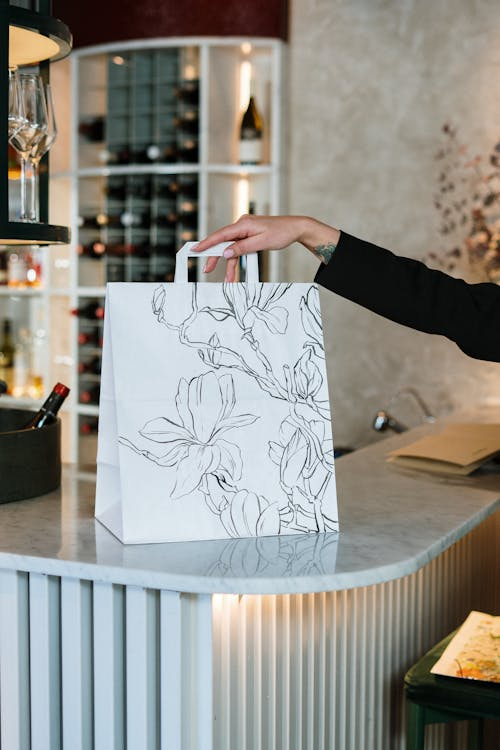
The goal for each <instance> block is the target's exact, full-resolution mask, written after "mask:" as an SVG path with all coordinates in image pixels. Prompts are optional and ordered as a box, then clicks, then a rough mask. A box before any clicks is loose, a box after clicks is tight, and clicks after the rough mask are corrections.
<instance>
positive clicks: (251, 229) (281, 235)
mask: <svg viewBox="0 0 500 750" xmlns="http://www.w3.org/2000/svg"><path fill="white" fill-rule="evenodd" d="M339 236H340V232H339V230H338V229H334V228H333V227H330V226H328V225H327V224H323V223H322V222H320V221H317V220H316V219H312V218H310V217H308V216H254V215H244V216H241V217H240V218H239V219H238V221H235V222H234V224H229V225H228V226H226V227H222V229H218V230H217V231H215V232H212V233H211V234H209V235H208V237H206V238H205V239H204V240H202V241H201V242H200V243H199V244H198V245H197V246H196V247H195V248H193V249H194V250H195V251H197V252H201V251H203V250H207V249H208V248H210V247H213V246H214V245H217V244H219V242H231V243H232V244H231V245H229V246H228V247H227V248H226V249H225V250H224V257H225V258H226V261H227V262H226V278H225V280H226V281H234V279H235V275H236V268H237V265H238V258H239V256H240V255H247V254H248V253H256V252H259V251H261V250H281V249H283V248H285V247H288V245H291V244H292V243H293V242H300V243H301V244H302V245H304V247H306V248H307V250H309V251H310V252H312V253H313V254H314V255H316V257H317V258H318V259H319V260H322V261H323V262H325V263H327V262H328V260H329V259H330V257H331V253H332V252H333V249H334V248H335V245H336V244H337V242H338V240H339ZM328 248H331V251H329V250H328ZM217 261H218V258H213V257H212V258H210V257H208V258H207V262H206V264H205V268H204V271H205V273H210V272H211V271H213V270H214V268H215V267H216V265H217Z"/></svg>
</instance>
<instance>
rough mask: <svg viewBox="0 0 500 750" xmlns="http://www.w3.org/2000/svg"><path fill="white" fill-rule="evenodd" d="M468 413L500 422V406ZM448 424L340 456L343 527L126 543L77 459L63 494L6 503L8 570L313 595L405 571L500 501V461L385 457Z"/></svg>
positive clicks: (2, 552) (0, 509)
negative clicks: (425, 468) (435, 467)
mask: <svg viewBox="0 0 500 750" xmlns="http://www.w3.org/2000/svg"><path fill="white" fill-rule="evenodd" d="M460 416H461V417H462V418H463V415H460ZM466 416H467V419H468V420H469V421H500V410H498V409H496V410H492V409H488V410H486V409H484V410H483V411H481V410H476V411H475V412H473V413H471V414H467V415H466ZM455 421H460V420H455ZM463 421H465V420H463ZM439 428H440V425H439V424H436V425H426V426H421V427H418V428H416V429H414V430H411V431H408V432H405V433H403V434H402V435H398V436H394V437H390V438H387V439H385V440H382V441H379V442H377V443H375V444H374V445H371V446H369V447H367V448H363V449H361V450H358V451H356V452H355V453H352V454H350V455H346V456H343V457H342V458H341V459H338V460H337V462H336V474H337V493H338V503H339V516H340V529H341V530H340V533H339V534H336V533H325V534H311V535H294V536H281V537H260V538H251V539H231V540H216V541H206V542H198V541H197V542H173V543H168V544H148V545H123V544H121V543H120V542H119V541H118V540H117V539H116V538H115V537H114V536H113V535H112V534H111V533H110V532H108V531H107V529H106V528H104V527H103V526H102V525H101V524H100V523H99V522H98V521H96V520H95V519H94V516H93V513H94V489H95V483H94V479H95V478H94V476H93V475H91V474H84V473H79V472H78V471H77V470H76V469H75V468H72V467H66V468H65V470H64V472H63V481H62V485H61V488H60V490H58V491H57V492H54V493H51V494H49V495H45V496H43V497H39V498H34V499H31V500H23V501H21V502H14V503H8V504H5V505H0V568H3V569H17V570H23V571H36V572H43V573H47V574H53V575H58V576H69V577H77V578H83V579H89V580H99V581H111V582H114V583H119V584H129V585H137V586H145V587H151V588H165V589H170V590H175V591H185V592H193V593H233V594H276V593H305V592H315V591H332V590H340V589H348V588H356V587H358V586H366V585H370V584H375V583H382V582H384V581H388V580H392V579H395V578H400V577H402V576H405V575H408V574H410V573H413V572H415V571H416V570H418V569H419V568H421V567H422V566H423V565H425V564H426V563H427V562H429V561H430V560H431V559H432V558H434V557H435V556H437V555H439V554H440V553H441V552H443V551H444V550H445V549H447V548H448V547H449V546H450V545H452V544H453V543H454V542H456V541H457V540H458V539H460V538H461V537H463V536H464V535H465V534H467V533H468V532H469V531H470V530H472V529H473V528H474V527H476V526H477V525H479V524H480V523H481V521H483V520H485V519H486V518H487V517H488V516H490V515H491V514H493V513H494V512H495V511H496V510H498V509H499V508H500V466H498V467H497V468H496V469H495V470H491V469H490V470H487V469H483V470H480V472H478V473H476V474H475V475H474V476H471V477H465V478H456V479H455V478H453V479H451V478H443V477H438V476H432V475H426V474H424V473H416V472H411V471H409V470H403V469H398V468H395V467H394V465H391V464H388V463H386V461H385V455H386V453H387V452H388V451H389V450H392V449H393V448H395V447H397V446H400V445H405V444H407V443H410V442H412V441H413V440H415V439H416V438H417V437H420V436H422V435H423V434H426V433H429V432H432V431H437V430H438V429H439Z"/></svg>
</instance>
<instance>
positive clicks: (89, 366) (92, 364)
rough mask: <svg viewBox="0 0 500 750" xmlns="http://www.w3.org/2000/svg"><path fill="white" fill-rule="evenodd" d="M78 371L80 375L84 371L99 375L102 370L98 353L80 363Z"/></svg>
mask: <svg viewBox="0 0 500 750" xmlns="http://www.w3.org/2000/svg"><path fill="white" fill-rule="evenodd" d="M78 372H79V373H80V375H82V374H83V373H89V374H90V375H99V374H100V372H101V358H100V357H99V356H98V355H96V356H95V357H91V359H89V360H87V361H86V362H79V363H78Z"/></svg>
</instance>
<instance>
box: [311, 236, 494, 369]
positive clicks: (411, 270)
mask: <svg viewBox="0 0 500 750" xmlns="http://www.w3.org/2000/svg"><path fill="white" fill-rule="evenodd" d="M315 280H316V281H317V282H318V283H319V284H321V285H322V286H325V287H327V288H328V289H330V290H331V291H333V292H335V293H337V294H340V295H341V296H343V297H346V298H347V299H350V300H352V301H353V302H356V303H357V304H359V305H362V306H363V307H366V308H368V309H369V310H372V311H373V312H375V313H378V314H379V315H382V316H384V317H385V318H389V319H390V320H393V321H395V322H397V323H401V324H402V325H406V326H409V327H410V328H415V329H417V330H419V331H425V332H427V333H436V334H441V335H443V336H446V337H448V338H450V339H451V340H453V341H455V342H456V343H457V344H458V346H459V347H460V348H461V349H462V350H463V351H464V352H465V353H466V354H468V355H469V356H472V357H476V358H478V359H486V360H491V361H500V333H499V331H500V288H499V287H497V286H496V285H495V284H467V283H466V282H465V281H463V280H461V279H455V278H453V277H451V276H448V275H447V274H444V273H441V272H440V271H435V270H431V269H429V268H427V266H425V265H424V264H423V263H421V262H419V261H416V260H412V259H410V258H403V257H400V256H397V255H394V254H393V253H391V252H389V251H388V250H385V249H383V248H381V247H377V246H376V245H372V244H371V243H369V242H364V241H363V240H359V239H356V238H355V237H351V236H350V235H348V234H346V233H344V232H342V233H341V235H340V238H339V241H338V243H337V248H336V250H335V252H334V253H333V256H332V259H331V261H330V263H328V265H321V266H320V268H319V270H318V272H317V274H316V279H315Z"/></svg>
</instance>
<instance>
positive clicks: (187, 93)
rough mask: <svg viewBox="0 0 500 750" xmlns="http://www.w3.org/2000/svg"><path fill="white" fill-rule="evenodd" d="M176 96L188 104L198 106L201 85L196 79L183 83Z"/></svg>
mask: <svg viewBox="0 0 500 750" xmlns="http://www.w3.org/2000/svg"><path fill="white" fill-rule="evenodd" d="M175 96H176V97H177V98H178V99H180V101H182V102H185V103H186V104H198V100H199V98H200V85H199V81H198V79H196V78H191V79H189V80H184V81H182V83H181V85H180V86H179V87H178V88H177V89H176V91H175Z"/></svg>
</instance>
